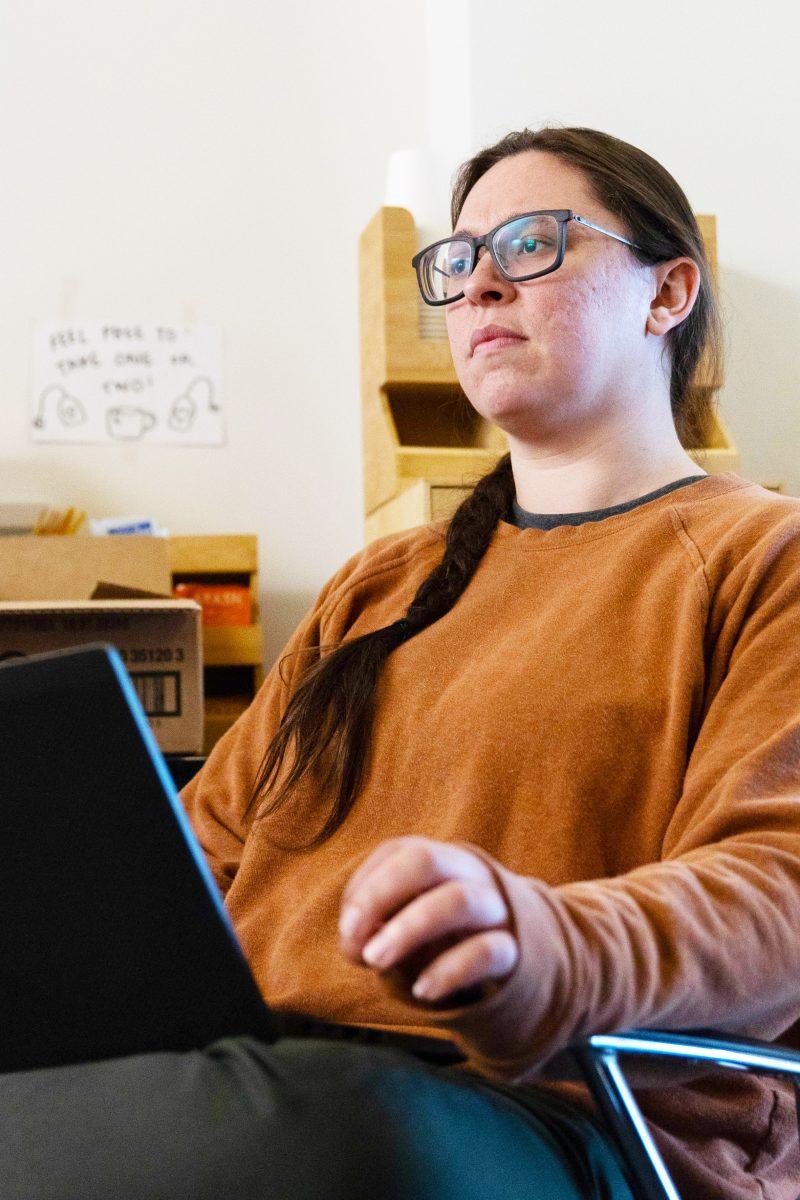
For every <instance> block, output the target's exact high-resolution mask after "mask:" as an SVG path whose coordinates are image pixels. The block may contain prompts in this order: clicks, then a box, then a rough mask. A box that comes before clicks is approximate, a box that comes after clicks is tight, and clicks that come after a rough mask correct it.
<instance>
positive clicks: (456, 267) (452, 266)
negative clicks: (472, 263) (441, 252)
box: [449, 258, 467, 275]
mask: <svg viewBox="0 0 800 1200" xmlns="http://www.w3.org/2000/svg"><path fill="white" fill-rule="evenodd" d="M466 269H467V260H466V258H451V259H450V263H449V273H450V275H461V274H462V273H463V272H464V271H466Z"/></svg>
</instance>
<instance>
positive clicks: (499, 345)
mask: <svg viewBox="0 0 800 1200" xmlns="http://www.w3.org/2000/svg"><path fill="white" fill-rule="evenodd" d="M525 340H526V339H525V338H522V337H512V336H511V335H510V334H503V335H502V336H500V337H493V338H489V340H488V341H485V342H478V344H477V346H476V347H475V349H474V350H473V351H472V353H473V354H488V353H489V352H490V351H491V350H502V349H503V348H504V347H505V346H516V345H518V344H519V342H524V341H525Z"/></svg>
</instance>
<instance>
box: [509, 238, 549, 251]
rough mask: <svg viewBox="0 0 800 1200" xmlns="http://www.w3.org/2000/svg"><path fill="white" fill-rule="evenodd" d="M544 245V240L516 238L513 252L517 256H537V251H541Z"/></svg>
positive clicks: (513, 243)
mask: <svg viewBox="0 0 800 1200" xmlns="http://www.w3.org/2000/svg"><path fill="white" fill-rule="evenodd" d="M543 245H544V242H543V240H542V238H535V237H526V238H514V241H513V242H512V246H511V248H512V250H513V251H514V253H515V254H520V255H526V254H535V253H536V252H537V250H541V249H542V247H543Z"/></svg>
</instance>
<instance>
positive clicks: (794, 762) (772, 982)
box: [183, 472, 800, 1200]
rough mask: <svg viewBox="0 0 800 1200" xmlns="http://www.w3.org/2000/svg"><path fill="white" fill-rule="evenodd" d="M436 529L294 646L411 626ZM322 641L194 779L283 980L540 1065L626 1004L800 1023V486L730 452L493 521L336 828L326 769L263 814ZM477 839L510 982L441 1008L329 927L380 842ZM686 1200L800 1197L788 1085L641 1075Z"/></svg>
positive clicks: (211, 846)
mask: <svg viewBox="0 0 800 1200" xmlns="http://www.w3.org/2000/svg"><path fill="white" fill-rule="evenodd" d="M445 527H446V523H445V522H438V523H434V524H432V525H429V526H420V527H418V528H417V529H414V530H411V531H408V532H406V533H402V534H393V535H390V536H388V537H383V538H380V539H379V540H377V541H375V542H373V543H371V544H370V545H368V546H367V547H366V548H365V549H363V550H361V551H359V552H358V553H357V554H354V555H353V556H352V557H351V558H350V559H348V561H347V562H346V563H344V565H343V566H342V567H341V568H340V570H338V571H337V572H336V573H335V574H334V575H333V576H332V577H331V578H330V579H329V580H328V582H327V583H326V584H325V586H324V587H323V589H322V591H321V592H320V594H319V597H318V599H317V601H316V603H315V604H314V605H313V607H312V608H311V610H310V611H309V612H308V613H307V615H306V616H305V618H304V619H303V621H302V622H301V624H300V625H299V626H298V628H297V629H296V631H295V633H294V634H293V636H292V638H291V639H290V641H289V643H288V645H287V647H286V650H285V652H284V653H286V652H288V651H294V650H308V649H309V648H311V653H312V655H313V647H315V646H317V645H318V644H319V643H320V642H321V643H323V644H327V645H332V644H336V643H338V642H339V641H340V640H342V639H347V638H350V637H354V636H358V635H360V634H362V633H365V632H368V631H370V630H373V629H377V628H379V627H380V626H383V625H386V624H388V623H389V622H391V621H393V620H396V619H397V618H398V617H400V616H402V615H403V613H404V612H405V610H406V608H407V606H408V604H409V602H410V601H411V599H412V597H413V595H414V593H415V591H416V589H417V587H418V586H419V584H420V582H421V581H422V580H423V579H424V578H425V576H426V575H427V574H428V573H429V572H430V570H431V569H432V568H433V566H434V565H435V564H436V563H437V562H438V561H439V560H440V558H441V556H442V554H443V550H444V543H443V535H444V530H445ZM308 657H309V655H308V654H307V653H304V654H300V655H293V656H292V657H291V658H290V659H288V660H287V661H286V662H284V663H283V666H282V668H280V669H279V663H278V664H276V665H275V666H274V667H273V668H272V670H271V672H270V673H269V675H268V677H267V679H266V681H265V683H264V685H263V687H262V688H261V690H260V691H259V693H258V695H257V697H256V698H255V700H254V701H253V703H252V705H251V706H250V708H249V709H248V711H247V712H246V713H245V714H244V715H243V716H242V717H241V718H240V719H239V721H238V722H237V723H236V725H235V726H234V727H233V728H232V729H231V730H230V731H229V732H228V733H227V734H226V735H225V737H224V738H223V739H222V740H221V741H220V742H219V743H218V744H217V746H216V747H215V749H214V751H213V753H212V754H211V756H210V758H209V760H208V762H207V764H206V765H205V767H204V768H203V770H202V771H201V772H200V774H199V775H198V776H197V777H196V778H195V779H194V780H193V781H192V782H191V783H190V784H189V785H188V787H187V788H186V789H185V790H184V792H183V800H184V803H185V805H186V808H187V811H188V813H189V816H190V818H191V820H192V823H193V825H194V828H195V830H196V832H197V834H198V836H199V838H200V841H201V843H202V845H203V847H204V849H205V852H206V854H207V856H208V859H209V862H210V864H211V867H212V869H213V871H214V873H215V876H216V878H217V880H218V882H219V884H220V887H221V888H222V889H223V891H224V892H225V893H226V897H227V904H228V907H229V911H230V913H231V916H232V918H233V921H234V923H235V926H236V928H237V930H238V933H239V936H240V938H241V940H242V943H243V945H244V948H245V951H246V953H247V955H248V958H249V961H250V964H251V966H252V970H253V973H254V975H255V978H256V980H257V981H258V983H259V985H260V987H261V988H262V990H263V994H264V996H265V998H266V999H267V1001H268V1002H269V1003H270V1004H272V1005H274V1006H276V1007H282V1008H291V1009H300V1010H305V1011H307V1012H311V1013H315V1014H317V1015H319V1016H322V1017H326V1018H328V1019H331V1020H335V1021H346V1022H352V1023H357V1024H373V1025H383V1026H388V1027H391V1028H395V1029H411V1030H415V1031H422V1032H428V1033H434V1034H435V1033H438V1034H440V1035H442V1034H446V1035H448V1036H451V1037H455V1038H456V1040H458V1041H459V1042H460V1043H461V1045H462V1046H463V1047H464V1048H465V1050H466V1051H467V1052H468V1054H469V1065H470V1066H471V1067H473V1068H474V1069H476V1070H478V1071H480V1072H482V1073H483V1074H485V1075H486V1076H487V1077H489V1078H494V1079H496V1080H503V1081H512V1082H514V1083H515V1084H516V1085H518V1086H519V1087H523V1088H524V1087H528V1086H536V1080H537V1071H538V1070H539V1069H540V1068H541V1067H542V1065H543V1064H544V1063H545V1062H546V1061H547V1060H548V1059H549V1058H550V1057H551V1056H552V1055H553V1054H554V1053H556V1052H557V1051H558V1050H559V1049H560V1048H561V1047H563V1046H564V1045H565V1044H566V1043H567V1042H569V1041H570V1040H572V1039H575V1038H578V1037H581V1036H583V1035H587V1034H590V1033H593V1032H599V1031H606V1032H607V1031H612V1030H617V1029H623V1028H630V1027H634V1026H638V1027H646V1026H650V1027H653V1028H657V1029H677V1028H684V1029H686V1028H705V1029H712V1028H713V1029H716V1030H724V1031H729V1032H731V1033H741V1034H745V1035H749V1036H753V1037H760V1038H766V1039H774V1038H778V1037H780V1036H781V1035H783V1034H785V1033H786V1031H787V1030H789V1029H790V1027H791V1026H792V1025H793V1024H794V1023H795V1022H796V1021H798V1019H800V499H795V498H793V497H786V496H778V495H775V494H773V493H771V492H769V491H767V490H765V489H764V488H762V487H760V486H758V485H757V484H753V483H749V482H748V481H746V480H745V479H743V478H741V477H740V476H739V475H737V474H735V473H732V472H729V473H726V474H723V475H709V476H707V477H704V478H700V479H699V480H697V481H696V482H694V483H692V484H691V485H690V486H688V487H681V488H679V489H677V490H675V491H673V492H670V493H667V494H665V495H662V496H660V497H658V498H656V499H653V500H650V501H648V502H646V503H643V504H641V505H639V506H638V507H635V508H633V509H631V510H630V511H626V512H622V513H618V514H616V515H612V516H609V517H606V518H605V519H603V520H599V521H595V522H587V523H584V524H580V525H561V526H557V527H556V528H554V529H550V530H542V529H536V528H528V529H520V528H518V527H517V526H516V525H513V524H511V523H510V522H508V521H501V522H499V524H498V526H497V529H496V531H495V534H494V536H493V539H492V542H491V544H490V546H489V548H488V550H487V551H486V553H485V555H484V557H483V559H482V561H481V563H480V565H479V567H478V570H477V572H476V574H475V576H474V577H473V579H472V580H471V582H470V583H469V586H468V587H467V589H466V591H465V592H464V594H463V595H462V597H461V598H460V599H459V601H458V602H457V604H456V605H455V606H454V608H453V609H452V610H451V612H449V613H448V614H446V615H445V616H444V617H443V618H442V619H441V620H439V621H437V622H436V623H435V624H434V625H432V626H431V627H430V628H428V629H426V630H424V631H423V632H421V633H419V634H417V635H416V636H415V637H413V638H412V639H411V640H410V641H408V642H407V643H405V644H403V645H401V646H400V647H399V648H398V649H397V650H395V651H394V652H393V653H392V654H391V656H390V658H389V660H388V662H387V664H386V667H385V668H384V671H383V674H382V676H381V678H380V681H379V684H378V689H377V710H376V717H375V723H374V727H373V735H372V741H371V753H370V756H369V760H368V768H367V774H366V777H365V780H364V784H363V788H362V790H361V793H360V794H359V796H358V799H357V802H356V804H355V807H354V808H353V810H352V811H351V813H350V814H349V816H348V817H347V819H346V821H345V822H344V824H343V825H342V827H341V828H340V829H339V830H338V831H337V833H336V834H335V835H334V836H333V837H332V838H331V839H330V840H329V841H327V842H325V843H324V844H323V845H322V846H320V847H318V848H316V849H313V850H310V851H303V852H299V853H298V852H290V851H286V850H279V849H277V848H276V847H275V845H274V844H273V840H272V839H274V840H276V841H279V842H280V841H285V840H288V841H291V840H292V839H297V838H298V836H299V837H301V838H306V837H308V836H309V834H310V833H311V832H312V831H316V830H317V829H318V828H319V826H320V824H321V823H322V820H323V817H324V814H325V813H326V812H327V807H328V805H329V803H330V797H328V796H321V795H319V794H316V793H315V792H314V790H313V789H312V788H311V787H310V786H308V787H306V788H305V789H304V790H303V791H301V792H300V793H298V795H297V797H296V798H295V799H293V800H292V801H291V802H290V803H289V804H288V805H287V806H285V807H284V809H282V810H280V811H279V812H277V813H275V814H273V815H272V816H269V817H266V818H263V819H262V820H260V821H259V820H255V821H254V820H252V814H250V816H245V814H244V808H245V805H246V802H247V800H248V798H249V795H250V790H251V787H252V782H253V779H254V776H255V773H256V771H257V768H258V765H259V763H260V761H261V758H262V755H263V753H264V749H265V747H266V745H267V743H268V741H269V739H270V738H271V736H272V734H273V733H274V732H275V729H276V728H277V725H278V723H279V720H280V717H281V714H282V713H283V711H284V709H285V707H286V703H287V699H288V697H289V695H290V694H291V691H292V688H293V685H294V684H295V683H296V681H297V679H298V677H299V674H300V667H301V665H302V663H303V662H305V661H308ZM408 833H413V834H419V835H422V836H426V837H430V838H436V839H438V840H442V841H453V842H459V843H462V844H467V845H468V846H470V847H471V848H472V849H474V850H476V851H478V852H480V853H481V854H482V856H483V857H484V859H485V861H487V862H488V863H489V864H490V865H491V867H492V869H493V870H494V872H495V875H496V878H497V879H498V881H499V884H500V886H501V888H502V889H503V891H504V894H505V896H506V898H507V901H508V904H509V907H510V910H511V913H512V916H513V922H514V927H515V931H516V934H517V936H518V939H519V943H520V947H521V955H520V961H519V963H518V965H517V967H516V969H515V970H514V972H513V973H512V974H511V976H510V977H509V978H508V979H507V980H506V981H505V982H504V983H503V984H502V985H501V986H500V987H499V988H497V989H496V990H495V991H494V993H493V994H491V995H489V996H488V997H487V998H485V999H482V1000H479V1001H478V1002H476V1003H473V1004H466V1005H462V1006H460V1007H450V1008H446V1007H444V1008H442V1007H440V1008H436V1009H434V1008H431V1007H430V1006H427V1005H425V1004H424V1003H423V1002H417V1001H415V1000H414V999H413V997H411V995H410V993H406V994H401V993H400V992H398V989H397V988H396V987H390V986H388V985H387V983H386V981H385V980H382V979H381V978H380V977H379V976H376V975H375V973H374V972H373V971H371V970H369V969H367V968H362V967H358V966H355V965H352V964H350V963H349V962H347V961H346V960H345V959H344V958H343V957H342V955H341V953H340V952H339V949H338V943H337V917H338V909H339V901H340V897H341V893H342V890H343V888H344V885H345V883H346V882H347V880H348V879H349V877H350V875H351V874H352V872H353V871H354V870H355V869H356V867H357V866H358V865H359V864H360V863H361V862H362V861H363V859H364V858H365V857H366V855H367V854H369V853H370V852H371V851H372V850H373V849H374V848H375V847H376V846H377V845H378V844H379V843H380V842H381V841H383V840H384V839H386V838H389V837H396V836H400V835H402V834H408ZM637 1096H638V1099H639V1101H640V1103H641V1105H642V1108H643V1111H644V1113H645V1115H646V1116H647V1118H648V1120H649V1121H650V1123H651V1126H652V1128H653V1132H654V1136H655V1137H656V1141H657V1143H658V1144H659V1146H660V1148H661V1150H662V1152H663V1153H664V1156H665V1158H666V1161H667V1163H668V1166H669V1167H670V1169H671V1170H672V1172H673V1175H674V1178H675V1181H676V1184H677V1186H678V1187H679V1189H682V1194H684V1195H686V1197H687V1200H706V1198H709V1200H710V1198H712V1197H713V1198H714V1200H721V1198H722V1197H725V1198H726V1200H764V1198H765V1197H766V1198H768V1200H794V1198H795V1197H796V1195H797V1192H798V1188H799V1187H800V1179H799V1178H798V1174H797V1172H798V1160H797V1157H796V1150H795V1148H794V1142H796V1136H797V1135H796V1127H795V1126H794V1116H793V1109H792V1100H791V1095H790V1093H789V1091H788V1089H784V1088H783V1087H782V1086H780V1085H778V1084H776V1083H775V1081H770V1080H764V1079H755V1078H753V1077H744V1076H739V1075H733V1074H730V1075H726V1076H725V1077H724V1078H719V1079H717V1078H712V1077H707V1078H705V1079H701V1080H695V1081H694V1082H691V1083H685V1084H683V1085H681V1086H676V1087H670V1088H663V1087H661V1088H657V1089H652V1088H651V1089H648V1090H643V1091H639V1092H638V1093H637Z"/></svg>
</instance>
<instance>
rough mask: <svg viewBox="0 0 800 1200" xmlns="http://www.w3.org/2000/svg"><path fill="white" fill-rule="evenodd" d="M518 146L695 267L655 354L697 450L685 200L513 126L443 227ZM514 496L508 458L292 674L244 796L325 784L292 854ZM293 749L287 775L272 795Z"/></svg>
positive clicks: (342, 793)
mask: <svg viewBox="0 0 800 1200" xmlns="http://www.w3.org/2000/svg"><path fill="white" fill-rule="evenodd" d="M526 150H541V151H546V152H547V153H549V154H553V155H555V156H556V157H558V158H560V159H561V160H563V161H564V162H566V163H568V164H570V165H571V166H575V167H579V168H580V169H581V170H582V171H583V173H584V175H585V176H586V178H587V180H588V182H589V184H590V185H591V189H592V192H593V194H594V195H595V196H596V197H597V199H598V200H599V201H600V202H601V203H602V204H603V205H604V207H605V208H606V209H607V210H608V211H609V212H612V213H614V214H616V216H618V217H619V218H620V219H621V221H623V222H624V224H625V226H626V227H627V229H626V231H627V236H628V237H629V238H630V240H631V241H633V242H636V243H637V245H638V246H639V247H641V249H638V250H635V249H632V248H631V249H630V253H631V254H633V255H635V257H636V258H637V259H638V260H639V261H640V262H642V263H647V264H655V263H658V262H663V261H665V260H667V259H670V258H676V257H679V256H682V255H687V256H688V257H690V258H692V259H694V261H695V262H696V263H697V266H698V267H699V269H700V290H699V292H698V295H697V297H696V299H695V303H694V306H693V308H692V311H691V313H690V314H689V315H688V317H686V318H685V320H684V321H682V322H681V323H680V324H679V325H676V326H675V327H673V328H672V329H670V330H669V331H668V332H667V333H666V334H665V350H666V351H668V352H669V354H670V365H671V376H670V403H671V407H672V415H673V420H674V422H675V428H676V431H677V433H678V437H679V439H680V441H681V442H682V444H683V445H684V446H700V445H702V444H703V441H702V439H703V435H704V432H705V431H706V429H707V428H708V424H709V421H710V418H711V416H712V404H713V401H712V396H711V392H710V390H709V389H705V390H701V389H694V390H693V389H692V388H691V387H690V383H691V380H692V377H693V375H694V374H695V371H696V369H697V366H698V364H699V362H700V358H701V356H702V354H703V353H704V352H705V353H706V354H707V356H708V365H709V368H710V370H711V371H712V372H717V371H719V368H720V367H721V365H722V358H723V333H722V321H721V318H720V315H719V308H718V302H717V297H716V293H715V289H714V283H713V279H712V276H711V272H710V269H709V264H708V260H707V257H706V253H705V248H704V245H703V239H702V235H701V233H700V230H699V228H698V225H697V221H696V220H695V217H694V214H693V212H692V210H691V208H690V206H689V202H688V200H687V199H686V196H685V195H684V193H683V191H682V190H681V188H680V187H679V186H678V184H677V183H676V181H675V180H674V179H673V178H672V176H671V175H670V174H669V172H668V171H667V170H665V168H664V167H662V166H661V164H660V163H658V162H657V161H656V160H655V159H654V158H651V157H650V155H649V154H646V153H645V152H644V151H643V150H639V149H637V148H636V147H635V146H631V145H630V144H629V143H628V142H623V141H621V140H620V139H619V138H615V137H612V136H611V134H608V133H602V132H600V131H599V130H596V129H585V128H568V127H559V126H547V127H545V128H542V129H538V130H530V129H523V130H521V131H518V132H513V133H509V134H507V135H506V136H505V137H503V138H501V140H500V141H499V142H497V143H495V144H494V145H493V146H488V147H486V148H485V149H483V150H481V151H479V152H478V153H477V154H475V155H474V156H473V157H472V158H470V159H469V160H468V161H467V162H465V163H464V164H463V165H462V166H461V167H460V169H459V171H458V173H457V175H456V178H455V183H454V186H453V194H452V202H451V217H452V227H453V228H455V227H456V224H457V222H458V219H459V216H460V213H461V209H462V207H463V205H464V201H465V200H466V198H467V195H468V194H469V192H470V191H471V189H472V188H473V187H474V185H475V183H476V182H477V181H478V179H480V177H481V176H482V175H484V174H485V173H486V172H487V171H488V170H489V168H490V167H492V166H494V164H495V163H497V162H499V161H500V160H501V159H503V158H507V157H509V156H511V155H515V154H521V153H523V152H524V151H526ZM714 377H716V375H715V376H714ZM514 494H515V491H514V477H513V474H512V470H511V456H510V454H505V455H503V457H502V458H501V459H500V461H499V462H498V464H497V466H496V467H495V468H494V470H493V471H490V472H489V473H488V474H487V475H484V477H483V478H482V479H480V480H479V482H478V483H477V484H476V485H475V487H474V488H473V489H472V491H471V492H470V494H469V495H468V496H467V498H466V499H465V500H464V501H463V502H462V503H461V504H460V505H459V507H458V508H457V509H456V511H455V513H454V514H453V516H452V517H451V519H450V521H449V523H448V525H447V529H446V534H445V548H444V555H443V557H442V559H441V561H440V562H439V563H438V565H437V566H436V567H435V568H434V569H433V571H431V572H430V574H429V575H428V576H427V578H426V579H424V580H423V582H422V583H421V584H420V586H419V588H418V589H417V593H416V595H415V596H414V599H413V600H412V602H411V605H410V606H409V608H408V610H407V612H406V613H405V615H404V616H403V617H402V618H400V619H399V620H398V621H395V622H394V623H393V624H391V625H386V626H384V627H383V628H381V629H377V630H375V631H374V632H373V633H368V634H364V635H363V636H361V637H356V638H351V639H348V640H345V641H343V642H342V643H341V644H340V645H338V646H337V647H335V648H331V649H329V650H328V652H327V653H326V654H324V655H323V656H321V657H318V658H317V659H316V661H315V662H313V663H312V664H311V665H310V666H309V667H308V668H307V669H306V670H305V672H304V673H303V674H302V675H301V677H300V683H299V686H298V687H297V688H296V690H295V691H294V694H293V695H292V696H291V698H290V700H289V703H288V705H287V707H286V711H285V713H284V715H283V719H282V720H281V723H280V726H279V728H278V730H277V732H276V734H275V736H274V737H273V739H272V741H271V742H270V744H269V746H268V747H267V750H266V752H265V754H264V758H263V760H262V763H261V766H260V768H259V771H258V775H257V778H256V781H255V784H254V788H253V794H252V797H251V801H250V803H251V805H252V804H254V803H256V802H257V801H259V800H260V801H261V803H260V806H259V810H258V815H259V817H261V816H264V815H267V814H269V813H272V812H274V811H275V810H276V809H277V808H279V807H281V806H282V805H283V804H284V803H285V801H286V800H287V799H288V798H289V797H290V796H291V794H292V791H293V789H294V788H295V786H296V785H297V784H298V782H299V781H300V780H301V779H303V778H304V777H306V778H311V779H313V780H314V781H315V785H316V786H317V787H318V788H319V794H320V795H323V794H326V793H327V792H328V789H330V791H331V792H332V793H333V804H332V806H331V808H330V811H329V812H328V814H327V817H326V819H325V822H324V824H323V825H322V827H321V828H320V830H319V832H318V833H317V834H316V835H315V836H314V837H313V838H312V839H311V840H310V841H307V842H306V843H304V844H303V845H302V846H297V847H294V848H296V849H303V848H310V847H312V846H316V845H319V844H320V843H321V842H323V841H325V840H326V839H327V838H329V837H330V836H331V835H332V834H333V833H334V832H335V831H336V830H337V829H338V828H339V826H340V825H341V824H342V822H343V821H344V819H345V817H346V816H347V814H348V812H349V811H350V809H351V808H352V806H353V804H354V802H355V798H356V796H357V794H358V791H359V787H360V783H361V780H362V778H363V774H364V768H365V765H366V757H367V752H368V747H369V741H370V730H371V727H372V720H373V716H374V708H375V699H374V698H375V690H376V684H377V681H378V677H379V675H380V673H381V669H382V667H383V664H384V663H385V662H386V659H387V658H388V657H389V655H390V654H391V652H392V651H393V650H394V649H395V647H397V646H399V645H400V644H401V643H402V642H405V641H408V639H409V638H411V637H413V636H414V634H415V633H418V632H419V631H420V630H421V629H425V628H426V627H427V626H428V625H432V624H433V622H434V621H438V620H439V618H440V617H441V616H443V615H444V614H445V613H446V612H448V611H449V610H450V609H451V608H452V607H453V605H454V604H455V603H456V601H457V600H458V598H459V596H460V595H461V593H462V592H463V591H464V590H465V588H466V587H467V585H468V584H469V581H470V579H471V578H472V576H473V575H474V573H475V571H476V569H477V567H478V564H479V563H480V561H481V558H482V556H483V554H484V551H485V550H486V548H487V546H488V545H489V543H490V542H491V540H492V536H493V534H494V531H495V528H496V526H497V522H498V521H499V520H501V519H503V518H505V517H507V515H508V513H509V511H510V508H511V502H512V500H513V498H514ZM322 649H323V647H320V650H322ZM292 745H293V747H294V752H295V753H294V762H293V764H292V767H291V770H290V771H289V772H288V773H287V775H286V778H285V779H284V780H283V782H282V784H281V786H280V788H278V790H277V791H274V790H273V789H274V785H275V781H276V779H277V776H278V774H279V772H280V767H281V764H282V762H283V760H284V756H285V755H286V753H287V751H288V750H289V747H290V746H292ZM286 848H288V847H286Z"/></svg>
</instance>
